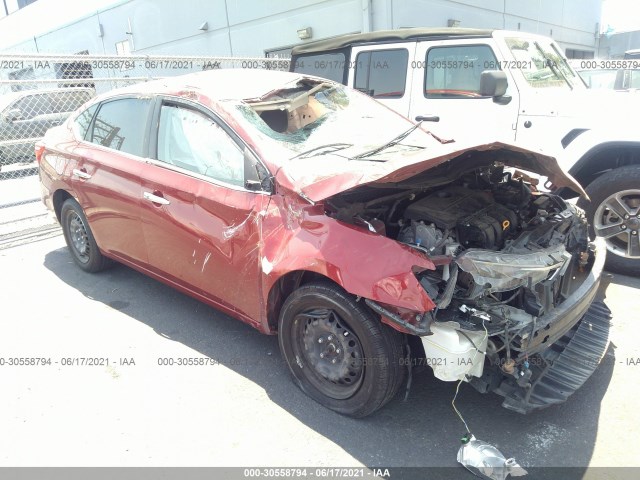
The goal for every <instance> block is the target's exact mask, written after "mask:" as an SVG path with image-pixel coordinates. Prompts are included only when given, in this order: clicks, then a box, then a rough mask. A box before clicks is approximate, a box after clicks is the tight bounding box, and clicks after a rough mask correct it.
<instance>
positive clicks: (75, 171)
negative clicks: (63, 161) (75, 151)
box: [73, 168, 91, 180]
mask: <svg viewBox="0 0 640 480" xmlns="http://www.w3.org/2000/svg"><path fill="white" fill-rule="evenodd" d="M73 175H74V176H76V177H78V178H82V179H83V180H89V179H90V178H91V175H89V174H88V173H87V172H86V171H84V170H78V169H77V168H74V169H73Z"/></svg>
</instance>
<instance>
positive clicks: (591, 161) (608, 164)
mask: <svg viewBox="0 0 640 480" xmlns="http://www.w3.org/2000/svg"><path fill="white" fill-rule="evenodd" d="M628 165H640V142H634V141H612V142H605V143H601V144H599V145H595V146H593V147H591V148H590V149H589V150H588V151H587V152H586V153H584V154H583V155H582V157H580V159H579V160H578V161H577V162H576V163H575V164H574V165H573V166H572V167H571V169H570V170H569V173H570V174H571V175H572V176H573V177H574V178H575V179H576V180H577V181H578V183H580V185H582V186H583V187H585V188H586V187H587V186H588V185H589V184H590V183H591V182H593V181H594V180H595V179H596V178H598V177H599V176H600V175H601V174H602V173H605V172H607V171H610V170H615V169H616V168H620V167H626V166H628Z"/></svg>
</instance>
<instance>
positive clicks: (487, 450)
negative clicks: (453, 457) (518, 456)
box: [457, 433, 527, 480]
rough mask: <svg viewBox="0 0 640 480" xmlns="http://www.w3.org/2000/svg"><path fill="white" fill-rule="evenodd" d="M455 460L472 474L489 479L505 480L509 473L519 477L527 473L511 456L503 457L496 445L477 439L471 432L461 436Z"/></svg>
mask: <svg viewBox="0 0 640 480" xmlns="http://www.w3.org/2000/svg"><path fill="white" fill-rule="evenodd" d="M457 460H458V462H460V463H461V464H462V465H463V466H464V467H465V468H466V469H467V470H469V471H470V472H471V473H473V474H474V475H477V476H478V477H480V478H486V479H489V480H505V479H506V478H507V477H508V476H509V475H512V476H514V477H521V476H523V475H526V474H527V471H526V470H525V469H524V468H522V467H521V466H520V465H518V464H517V463H516V461H515V460H514V459H513V458H505V457H504V455H503V454H502V453H501V452H500V450H498V449H497V448H496V447H494V446H493V445H489V444H488V443H487V442H484V441H482V440H477V439H476V437H474V436H473V434H471V433H468V434H466V435H465V436H464V437H462V446H461V447H460V450H458V457H457Z"/></svg>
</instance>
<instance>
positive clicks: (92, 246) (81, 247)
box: [60, 198, 112, 272]
mask: <svg viewBox="0 0 640 480" xmlns="http://www.w3.org/2000/svg"><path fill="white" fill-rule="evenodd" d="M60 223H61V225H62V232H63V233H64V239H65V241H66V242H67V246H68V247H69V250H70V251H71V256H72V257H73V260H74V261H75V263H76V265H78V266H79V267H80V268H81V269H83V270H84V271H86V272H98V271H100V270H102V269H104V268H106V267H108V266H109V265H111V263H112V262H111V260H109V259H108V258H106V257H104V256H103V255H102V253H100V250H99V249H98V245H97V244H96V241H95V239H94V238H93V233H92V232H91V228H90V227H89V222H88V221H87V217H85V215H84V212H83V211H82V208H81V207H80V205H79V204H78V202H76V201H75V200H74V199H72V198H69V199H67V200H65V202H64V203H63V204H62V208H61V209H60Z"/></svg>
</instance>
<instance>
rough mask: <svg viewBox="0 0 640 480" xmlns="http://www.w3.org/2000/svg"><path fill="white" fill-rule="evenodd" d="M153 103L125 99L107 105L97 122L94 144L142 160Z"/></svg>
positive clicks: (94, 124)
mask: <svg viewBox="0 0 640 480" xmlns="http://www.w3.org/2000/svg"><path fill="white" fill-rule="evenodd" d="M150 104H151V100H143V99H137V98H125V99H121V100H112V101H109V102H106V103H103V104H102V105H101V107H100V110H99V111H98V114H97V115H96V120H95V122H94V123H93V130H92V131H91V135H90V141H91V142H92V143H97V144H98V145H102V146H105V147H109V148H113V149H114V150H120V151H121V152H126V153H130V154H132V155H137V156H139V157H141V156H143V155H144V153H143V152H144V134H145V129H146V126H147V115H148V113H149V105H150Z"/></svg>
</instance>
